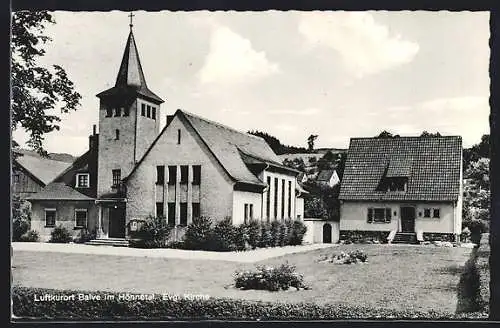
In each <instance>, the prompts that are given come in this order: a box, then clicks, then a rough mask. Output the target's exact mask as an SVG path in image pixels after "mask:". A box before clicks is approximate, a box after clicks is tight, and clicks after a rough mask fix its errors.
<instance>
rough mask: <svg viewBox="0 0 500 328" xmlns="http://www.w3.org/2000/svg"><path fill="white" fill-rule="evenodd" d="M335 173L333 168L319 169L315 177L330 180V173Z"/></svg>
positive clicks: (319, 179)
mask: <svg viewBox="0 0 500 328" xmlns="http://www.w3.org/2000/svg"><path fill="white" fill-rule="evenodd" d="M334 173H335V170H321V171H320V172H319V174H318V176H317V177H316V180H317V181H330V179H331V177H332V175H333V174H334Z"/></svg>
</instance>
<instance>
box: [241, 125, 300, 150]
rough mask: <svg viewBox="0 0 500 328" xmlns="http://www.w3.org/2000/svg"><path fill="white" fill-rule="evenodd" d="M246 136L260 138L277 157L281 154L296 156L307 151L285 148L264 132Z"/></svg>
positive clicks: (293, 147) (277, 140)
mask: <svg viewBox="0 0 500 328" xmlns="http://www.w3.org/2000/svg"><path fill="white" fill-rule="evenodd" d="M247 133H248V134H251V135H254V136H257V137H261V138H262V139H264V140H265V141H266V142H267V144H268V145H269V147H271V149H272V150H273V151H274V152H275V153H276V154H277V155H282V154H297V153H305V152H306V151H307V150H306V149H305V148H303V147H295V146H286V145H284V144H282V143H281V141H280V140H279V139H278V138H276V137H274V136H272V135H270V134H268V133H266V132H261V131H248V132H247Z"/></svg>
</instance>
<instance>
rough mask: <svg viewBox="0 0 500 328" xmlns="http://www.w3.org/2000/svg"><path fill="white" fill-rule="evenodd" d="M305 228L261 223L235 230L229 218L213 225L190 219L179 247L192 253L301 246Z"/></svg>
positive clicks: (299, 223)
mask: <svg viewBox="0 0 500 328" xmlns="http://www.w3.org/2000/svg"><path fill="white" fill-rule="evenodd" d="M306 229H307V228H306V226H305V225H304V223H303V222H302V221H300V220H283V221H272V222H270V223H269V222H262V221H257V220H252V221H250V222H248V223H246V224H242V225H239V226H235V225H233V224H232V223H231V218H225V219H224V220H222V221H219V222H217V223H215V224H213V223H212V221H211V220H210V218H206V217H201V218H195V219H193V222H192V223H191V224H190V225H189V226H188V227H187V230H186V233H185V234H184V239H183V243H182V244H181V245H177V246H180V247H182V248H184V249H191V250H211V251H236V250H245V249H248V248H252V249H255V248H257V247H276V246H286V245H301V244H302V240H303V238H304V234H305V232H306Z"/></svg>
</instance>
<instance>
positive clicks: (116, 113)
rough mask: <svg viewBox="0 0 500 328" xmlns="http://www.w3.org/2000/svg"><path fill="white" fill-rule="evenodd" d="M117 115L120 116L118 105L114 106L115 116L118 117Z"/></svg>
mask: <svg viewBox="0 0 500 328" xmlns="http://www.w3.org/2000/svg"><path fill="white" fill-rule="evenodd" d="M118 116H121V108H120V107H116V108H115V117H118Z"/></svg>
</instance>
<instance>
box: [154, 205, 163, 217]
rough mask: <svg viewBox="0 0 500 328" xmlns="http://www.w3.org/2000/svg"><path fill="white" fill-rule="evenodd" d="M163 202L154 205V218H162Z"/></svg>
mask: <svg viewBox="0 0 500 328" xmlns="http://www.w3.org/2000/svg"><path fill="white" fill-rule="evenodd" d="M163 216H164V214H163V202H157V203H156V217H157V218H159V217H163Z"/></svg>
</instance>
